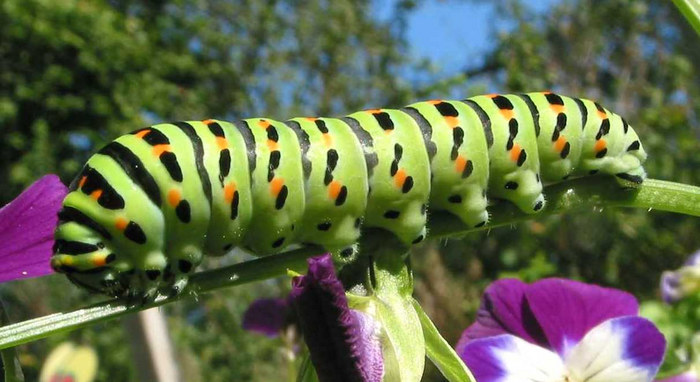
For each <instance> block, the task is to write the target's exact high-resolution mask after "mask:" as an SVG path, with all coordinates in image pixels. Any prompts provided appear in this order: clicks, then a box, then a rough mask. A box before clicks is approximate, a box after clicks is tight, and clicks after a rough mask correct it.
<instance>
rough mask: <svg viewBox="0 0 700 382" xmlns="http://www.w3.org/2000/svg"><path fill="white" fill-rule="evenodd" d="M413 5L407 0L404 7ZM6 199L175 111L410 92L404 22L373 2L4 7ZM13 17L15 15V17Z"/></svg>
mask: <svg viewBox="0 0 700 382" xmlns="http://www.w3.org/2000/svg"><path fill="white" fill-rule="evenodd" d="M410 4H411V3H409V2H405V3H404V2H398V3H397V6H396V14H397V15H398V16H397V17H403V16H402V15H404V14H405V9H406V8H407V7H410V6H411V5H410ZM1 7H2V8H0V9H1V10H2V13H1V16H0V17H1V19H0V21H2V25H1V26H0V35H2V36H3V38H2V41H0V65H2V66H1V67H0V71H1V72H2V74H1V75H0V89H3V91H2V93H0V126H1V128H2V134H3V137H5V139H3V140H2V142H0V177H2V178H3V179H7V182H6V183H5V187H3V188H2V189H0V202H1V203H5V202H7V201H8V200H10V199H11V198H12V196H13V195H16V194H17V193H18V191H19V188H20V186H22V185H26V184H28V183H29V182H30V181H31V180H33V179H36V178H37V177H38V175H39V174H43V173H46V172H58V173H59V175H61V176H62V178H63V179H64V180H69V179H70V178H71V177H72V176H73V175H74V174H75V173H76V172H77V170H78V169H79V167H80V166H81V165H82V163H83V162H84V160H85V159H86V158H87V156H88V154H89V153H91V152H93V151H94V150H95V148H97V147H100V146H101V145H102V144H104V143H105V142H106V141H108V140H111V139H113V138H114V137H116V136H117V135H118V134H121V133H124V132H126V131H130V130H133V129H136V128H138V127H140V126H142V125H143V124H146V123H151V122H156V121H162V120H173V119H197V118H212V117H218V118H236V117H238V118H242V117H250V116H256V115H269V116H271V117H279V118H283V117H285V116H292V115H295V114H302V115H303V114H307V115H315V114H316V113H318V114H334V113H340V112H342V111H348V110H352V109H356V108H361V107H364V106H368V105H370V104H375V105H376V104H383V105H388V104H392V105H399V104H401V103H404V102H408V101H409V100H410V98H411V90H410V88H409V86H408V84H407V83H405V82H402V81H401V80H400V79H399V77H398V76H397V75H396V74H397V73H398V71H399V69H401V68H405V65H406V64H407V63H408V61H407V58H405V54H404V43H403V42H402V41H401V40H400V39H399V38H398V35H399V34H400V29H398V28H397V27H396V25H401V23H391V22H384V23H378V22H377V21H376V20H374V19H373V18H372V17H371V12H370V11H369V7H370V2H369V1H360V2H357V1H349V0H348V1H292V0H288V1H277V0H268V1H263V2H260V1H249V0H239V1H216V0H212V1H188V0H176V1H156V2H150V1H111V2H103V1H78V0H66V1H60V2H56V1H50V0H30V1H19V0H8V1H4V2H3V3H2V5H1ZM10 20H11V22H10Z"/></svg>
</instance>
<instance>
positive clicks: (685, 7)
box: [673, 0, 700, 35]
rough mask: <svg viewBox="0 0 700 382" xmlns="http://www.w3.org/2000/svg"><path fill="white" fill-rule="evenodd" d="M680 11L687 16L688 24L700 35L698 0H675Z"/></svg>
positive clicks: (699, 6)
mask: <svg viewBox="0 0 700 382" xmlns="http://www.w3.org/2000/svg"><path fill="white" fill-rule="evenodd" d="M673 3H674V4H676V7H677V8H678V10H679V11H680V12H681V14H683V16H685V18H686V20H688V23H690V25H691V26H692V27H693V28H694V29H695V32H697V33H698V35H700V1H698V0H673Z"/></svg>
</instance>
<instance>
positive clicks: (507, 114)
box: [499, 109, 515, 120]
mask: <svg viewBox="0 0 700 382" xmlns="http://www.w3.org/2000/svg"><path fill="white" fill-rule="evenodd" d="M499 111H500V112H501V115H502V116H503V118H505V119H507V120H510V119H511V118H513V116H514V115H515V112H514V111H513V110H509V109H500V110H499Z"/></svg>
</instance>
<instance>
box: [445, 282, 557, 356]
mask: <svg viewBox="0 0 700 382" xmlns="http://www.w3.org/2000/svg"><path fill="white" fill-rule="evenodd" d="M528 287H529V286H528V285H527V284H525V283H524V282H522V281H520V280H517V279H501V280H498V281H495V282H494V283H492V284H491V285H489V287H488V288H486V291H485V292H484V296H483V298H482V299H481V306H479V311H478V312H477V316H476V322H475V323H473V324H472V325H471V326H469V327H468V328H467V329H466V330H465V331H464V333H462V337H461V338H460V340H459V342H458V343H457V346H456V349H457V351H458V352H459V350H460V349H461V348H463V347H464V346H466V345H467V344H468V343H469V342H470V341H473V340H475V339H478V338H483V337H490V336H496V335H499V334H514V335H516V336H518V337H520V338H523V339H525V340H527V341H530V342H532V343H535V344H540V345H545V344H546V343H547V342H546V340H545V337H544V334H543V333H542V329H541V328H540V326H539V324H538V323H537V321H536V320H535V316H534V315H533V314H532V311H531V310H530V306H529V304H528V302H527V300H526V299H525V290H526V289H527V288H528Z"/></svg>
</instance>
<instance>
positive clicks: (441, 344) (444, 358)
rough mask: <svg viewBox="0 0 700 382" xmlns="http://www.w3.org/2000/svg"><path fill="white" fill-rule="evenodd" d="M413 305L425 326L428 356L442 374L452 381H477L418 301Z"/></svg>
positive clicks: (422, 324) (424, 332)
mask: <svg viewBox="0 0 700 382" xmlns="http://www.w3.org/2000/svg"><path fill="white" fill-rule="evenodd" d="M413 307H414V308H415V309H416V313H418V319H420V323H421V326H422V327H423V337H424V338H425V350H426V351H427V355H428V358H429V359H430V360H431V361H433V364H434V365H435V366H436V367H437V368H438V370H440V372H441V373H442V375H443V376H444V377H445V378H446V379H447V380H448V381H450V382H464V381H470V382H476V379H474V376H473V375H472V373H471V372H470V371H469V369H468V368H467V366H466V365H465V364H464V362H462V359H461V358H459V356H458V355H457V353H456V352H455V350H454V349H453V348H452V346H450V344H448V343H447V341H445V339H444V338H442V336H441V335H440V332H438V330H437V328H436V327H435V325H434V324H433V322H432V321H431V320H430V317H428V315H427V314H425V311H424V310H423V308H422V307H421V306H420V305H419V304H418V301H415V300H414V301H413Z"/></svg>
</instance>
